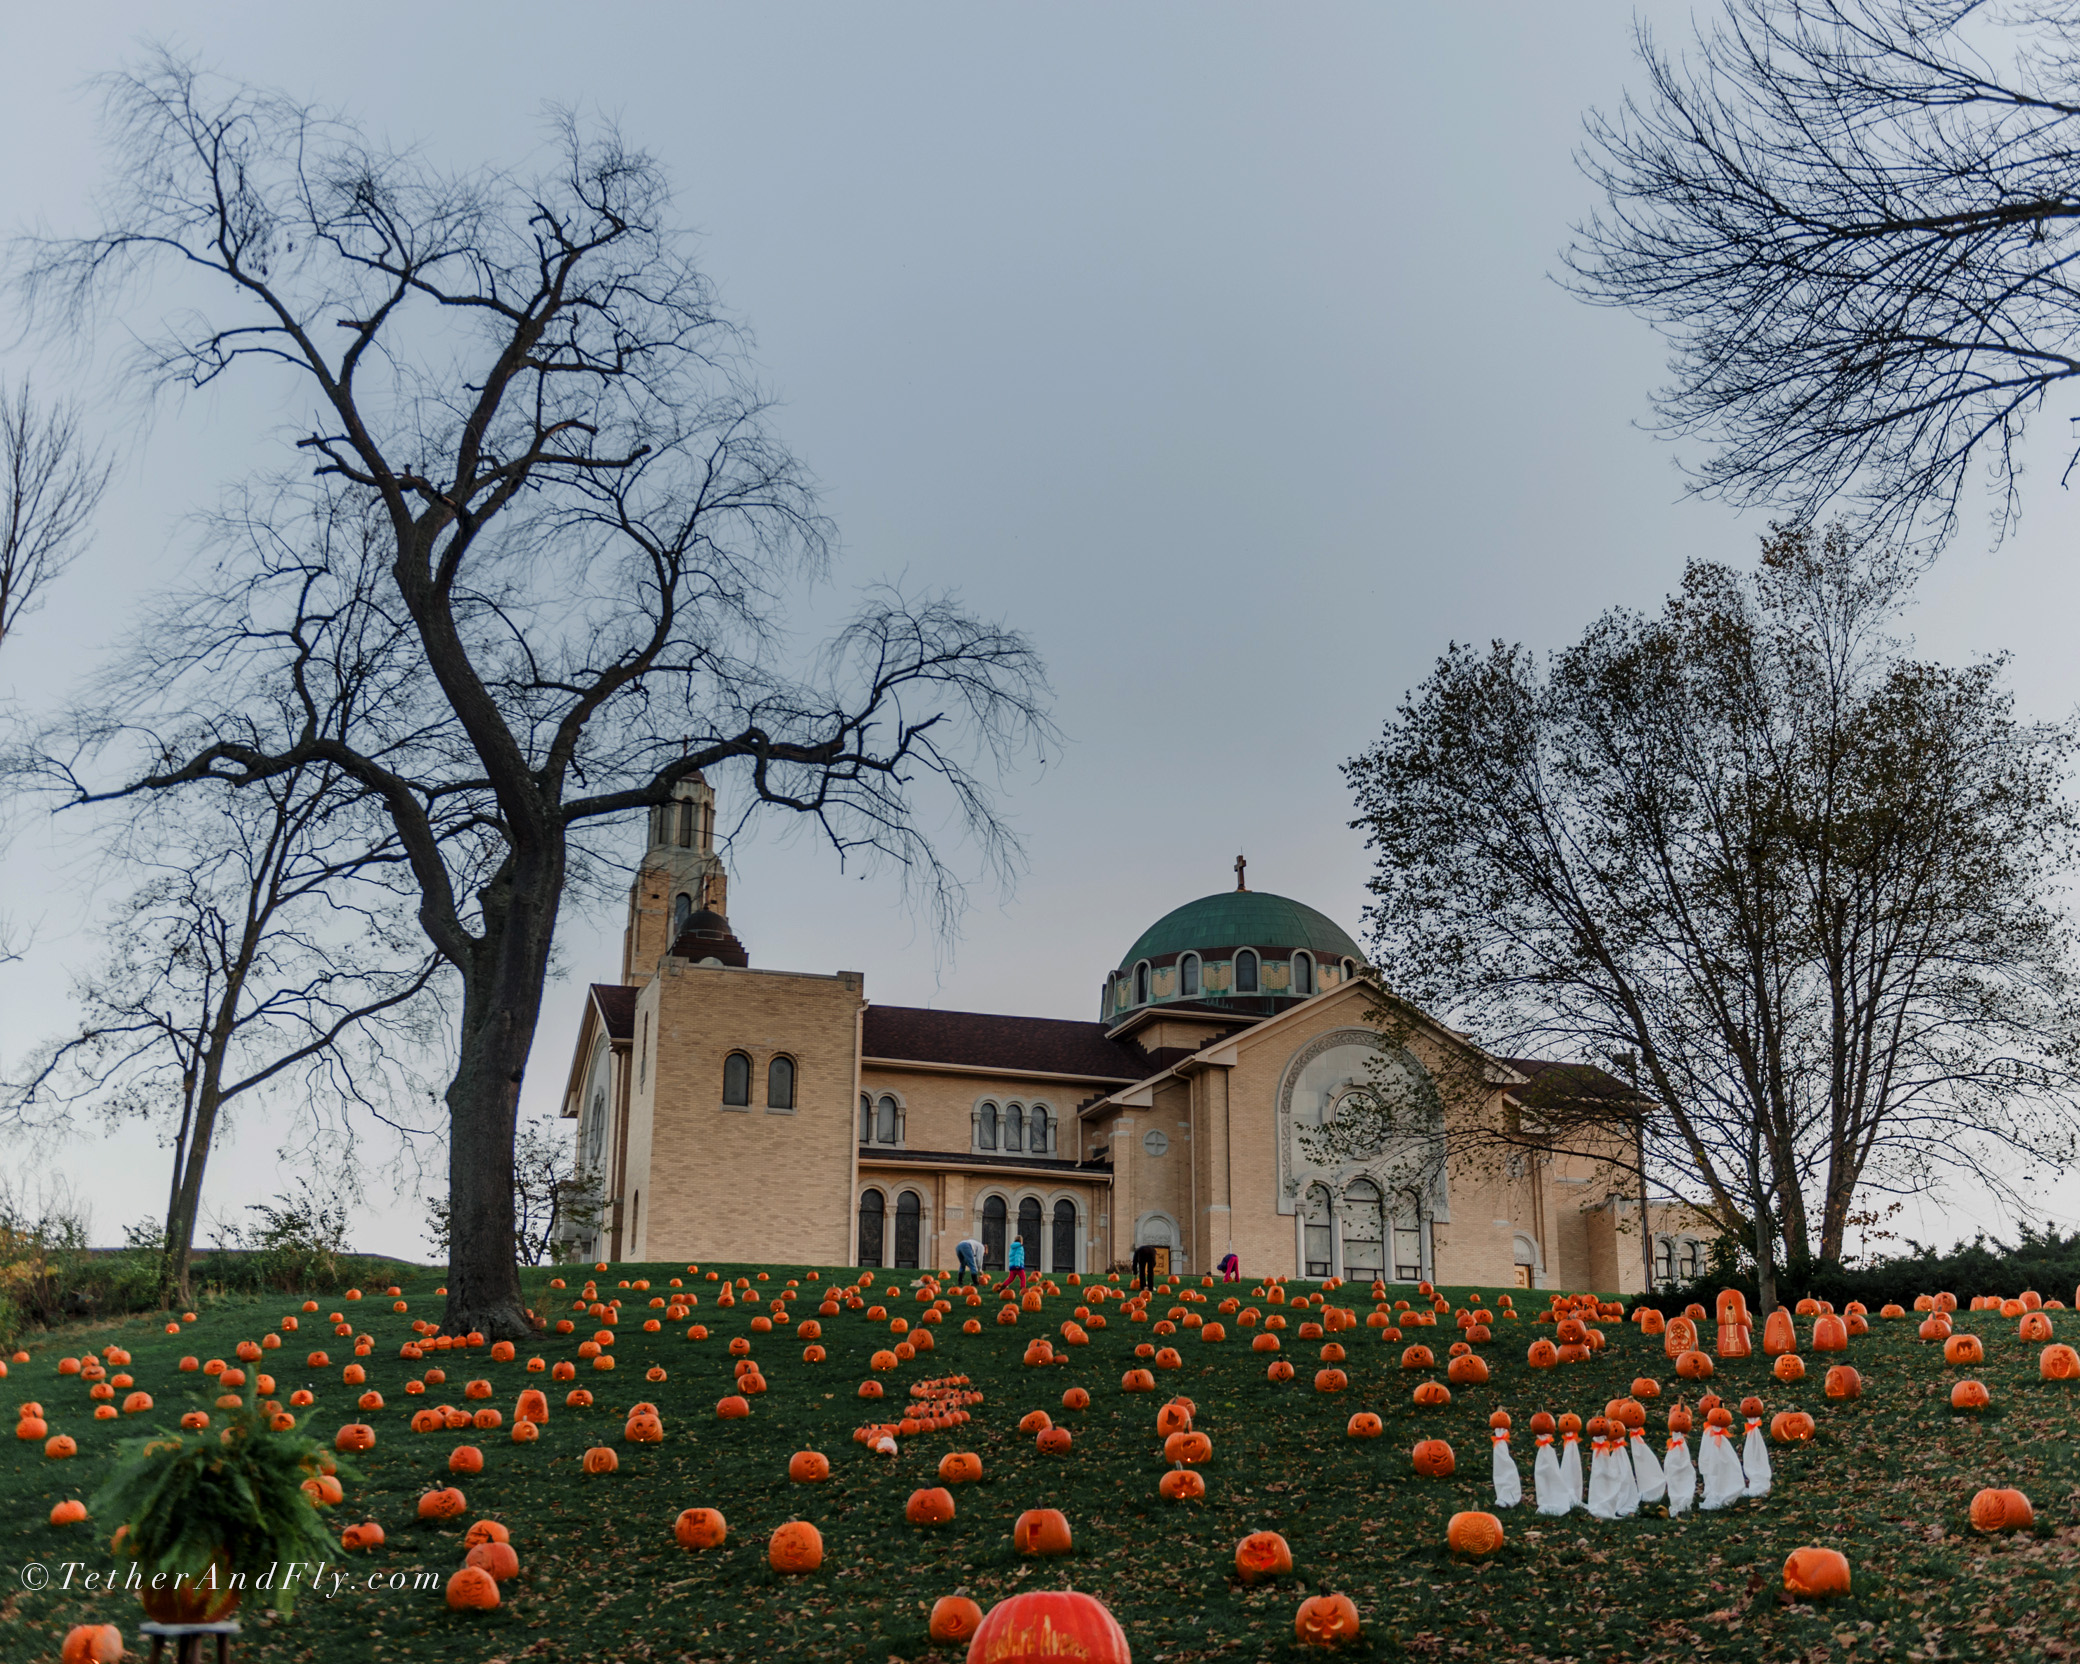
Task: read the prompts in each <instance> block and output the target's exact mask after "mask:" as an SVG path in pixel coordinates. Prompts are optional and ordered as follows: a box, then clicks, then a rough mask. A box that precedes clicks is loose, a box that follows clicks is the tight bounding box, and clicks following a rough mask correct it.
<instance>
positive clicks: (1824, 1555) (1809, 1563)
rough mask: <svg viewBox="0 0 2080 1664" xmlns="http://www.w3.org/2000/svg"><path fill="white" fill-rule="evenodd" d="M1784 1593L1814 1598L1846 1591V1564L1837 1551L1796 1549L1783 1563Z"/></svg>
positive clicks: (1844, 1557) (1842, 1593)
mask: <svg viewBox="0 0 2080 1664" xmlns="http://www.w3.org/2000/svg"><path fill="white" fill-rule="evenodd" d="M1784 1589H1785V1591H1786V1593H1788V1594H1792V1595H1798V1596H1802V1597H1804V1598H1806V1599H1809V1600H1810V1599H1815V1598H1818V1597H1820V1596H1823V1595H1846V1594H1847V1593H1848V1592H1849V1562H1848V1559H1847V1557H1846V1556H1844V1555H1843V1554H1842V1553H1841V1552H1840V1551H1839V1550H1836V1549H1831V1548H1795V1549H1793V1550H1792V1551H1791V1557H1790V1558H1789V1559H1788V1560H1786V1561H1785V1562H1784Z"/></svg>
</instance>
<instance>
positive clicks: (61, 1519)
mask: <svg viewBox="0 0 2080 1664" xmlns="http://www.w3.org/2000/svg"><path fill="white" fill-rule="evenodd" d="M86 1517H87V1505H86V1504H85V1503H84V1502H81V1501H79V1500H78V1499H77V1498H74V1499H72V1500H71V1501H68V1502H60V1503H57V1504H55V1505H53V1507H52V1508H51V1524H53V1525H77V1524H79V1522H80V1521H81V1520H83V1519H85V1518H86Z"/></svg>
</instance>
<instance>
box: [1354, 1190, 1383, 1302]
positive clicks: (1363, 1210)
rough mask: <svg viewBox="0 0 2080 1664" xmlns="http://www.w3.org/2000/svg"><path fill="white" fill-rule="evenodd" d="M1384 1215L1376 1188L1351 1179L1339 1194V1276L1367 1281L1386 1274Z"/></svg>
mask: <svg viewBox="0 0 2080 1664" xmlns="http://www.w3.org/2000/svg"><path fill="white" fill-rule="evenodd" d="M1385 1224H1386V1213H1385V1211H1384V1209H1383V1207H1382V1205H1381V1197H1380V1193H1379V1186H1378V1185H1376V1184H1374V1183H1373V1182H1372V1181H1371V1180H1370V1179H1353V1180H1352V1181H1351V1183H1350V1184H1349V1185H1347V1186H1346V1187H1345V1189H1344V1192H1343V1274H1344V1275H1345V1276H1346V1277H1349V1278H1351V1279H1352V1280H1353V1281H1359V1280H1364V1281H1370V1280H1372V1279H1374V1278H1378V1277H1384V1276H1385V1275H1386V1274H1387V1256H1386V1237H1385V1233H1384V1230H1383V1227H1384V1226H1385Z"/></svg>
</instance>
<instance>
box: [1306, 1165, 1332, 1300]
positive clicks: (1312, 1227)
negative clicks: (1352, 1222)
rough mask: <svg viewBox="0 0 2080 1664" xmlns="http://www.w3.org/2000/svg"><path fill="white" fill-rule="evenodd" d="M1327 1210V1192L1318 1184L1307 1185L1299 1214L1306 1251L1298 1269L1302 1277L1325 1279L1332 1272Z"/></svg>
mask: <svg viewBox="0 0 2080 1664" xmlns="http://www.w3.org/2000/svg"><path fill="white" fill-rule="evenodd" d="M1329 1209H1330V1202H1329V1192H1328V1191H1327V1190H1325V1189H1323V1188H1322V1186H1320V1185H1318V1184H1317V1185H1309V1186H1308V1188H1307V1199H1306V1202H1305V1204H1304V1206H1303V1209H1302V1213H1301V1221H1302V1223H1301V1236H1302V1238H1303V1241H1304V1243H1305V1246H1306V1250H1307V1252H1306V1256H1305V1260H1304V1263H1303V1264H1302V1265H1301V1268H1300V1275H1301V1276H1303V1277H1326V1276H1329V1275H1330V1274H1331V1272H1332V1271H1333V1270H1334V1266H1335V1262H1334V1261H1333V1260H1332V1259H1331V1258H1330V1255H1331V1254H1332V1253H1333V1252H1334V1239H1333V1238H1332V1237H1331V1235H1330V1228H1331V1227H1330V1224H1329Z"/></svg>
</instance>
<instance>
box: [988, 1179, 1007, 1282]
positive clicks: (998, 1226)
mask: <svg viewBox="0 0 2080 1664" xmlns="http://www.w3.org/2000/svg"><path fill="white" fill-rule="evenodd" d="M1004 1213H1005V1210H1004V1198H1003V1197H1001V1196H992V1197H991V1198H990V1199H989V1200H988V1201H986V1202H984V1203H983V1204H982V1269H983V1270H985V1271H1002V1270H1003V1269H1004Z"/></svg>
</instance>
